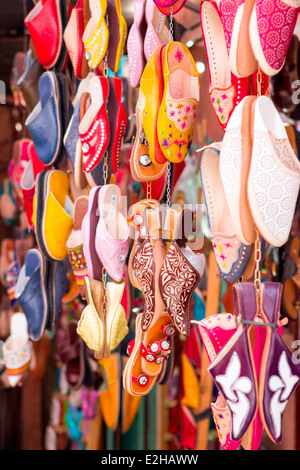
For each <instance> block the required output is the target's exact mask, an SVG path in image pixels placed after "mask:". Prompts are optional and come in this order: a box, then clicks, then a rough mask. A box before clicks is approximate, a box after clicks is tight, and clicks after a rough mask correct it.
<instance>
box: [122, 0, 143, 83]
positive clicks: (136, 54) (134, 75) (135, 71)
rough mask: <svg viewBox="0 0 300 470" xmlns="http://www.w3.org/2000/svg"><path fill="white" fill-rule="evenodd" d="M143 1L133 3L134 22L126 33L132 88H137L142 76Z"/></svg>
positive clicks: (138, 0) (137, 0)
mask: <svg viewBox="0 0 300 470" xmlns="http://www.w3.org/2000/svg"><path fill="white" fill-rule="evenodd" d="M144 10H145V0H135V1H134V22H133V25H132V26H131V28H130V31H129V33H128V40H127V51H128V63H129V80H130V84H131V86H132V87H134V88H135V87H137V86H138V85H139V83H140V78H141V76H142V73H143V70H144V65H145V59H144V46H143V41H144V37H145V33H146V27H147V26H146V23H145V19H144Z"/></svg>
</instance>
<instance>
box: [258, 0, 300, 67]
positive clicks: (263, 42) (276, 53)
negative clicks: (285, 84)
mask: <svg viewBox="0 0 300 470" xmlns="http://www.w3.org/2000/svg"><path fill="white" fill-rule="evenodd" d="M298 13H299V5H297V8H296V7H292V6H290V5H288V4H287V3H285V2H283V1H281V0H274V2H272V3H270V4H268V5H267V6H266V5H265V3H264V2H263V1H262V0H259V1H256V2H255V6H254V8H253V11H252V14H251V19H250V25H249V27H250V40H251V45H252V49H253V52H254V54H255V56H256V58H257V61H258V64H259V66H260V67H261V69H262V70H263V72H264V73H266V74H267V75H270V76H273V75H276V74H277V73H278V72H279V71H280V70H281V69H282V67H283V65H284V62H285V58H286V55H287V52H288V49H289V46H290V42H291V39H292V36H293V32H294V29H295V25H296V21H297V18H298ZM283 25H284V35H282V27H283Z"/></svg>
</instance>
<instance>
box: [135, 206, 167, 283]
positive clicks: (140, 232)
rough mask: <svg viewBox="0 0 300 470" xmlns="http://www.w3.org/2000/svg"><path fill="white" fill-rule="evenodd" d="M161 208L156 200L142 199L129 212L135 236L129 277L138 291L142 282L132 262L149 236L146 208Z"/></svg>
mask: <svg viewBox="0 0 300 470" xmlns="http://www.w3.org/2000/svg"><path fill="white" fill-rule="evenodd" d="M159 206H160V204H159V202H158V201H156V200H155V199H142V200H141V201H139V202H137V203H136V204H134V205H133V206H132V207H131V208H130V212H129V220H130V219H131V220H130V221H129V230H130V231H131V228H132V227H133V228H134V235H133V236H132V238H133V240H134V243H133V246H132V248H131V252H130V256H129V261H128V276H129V279H130V282H131V284H132V286H133V287H135V288H136V289H139V290H142V288H141V284H140V281H139V280H138V278H137V277H136V275H135V273H134V270H133V268H132V260H133V257H134V255H135V253H136V252H137V250H138V248H139V246H140V243H141V240H142V239H144V238H145V237H146V236H147V234H146V230H145V227H146V226H145V219H144V211H145V208H146V207H149V208H150V207H152V208H153V209H157V208H158V207H159Z"/></svg>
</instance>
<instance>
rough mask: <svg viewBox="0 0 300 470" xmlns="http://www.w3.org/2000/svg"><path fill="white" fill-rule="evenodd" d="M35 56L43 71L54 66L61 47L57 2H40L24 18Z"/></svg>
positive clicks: (49, 0) (51, 0)
mask: <svg viewBox="0 0 300 470" xmlns="http://www.w3.org/2000/svg"><path fill="white" fill-rule="evenodd" d="M25 24H26V26H27V28H28V31H29V34H30V36H31V39H32V42H33V44H34V47H35V50H36V55H37V58H38V60H39V62H40V63H41V64H42V66H43V67H44V68H45V69H51V68H52V67H54V66H55V64H56V62H57V60H58V58H59V54H60V51H61V47H62V33H63V31H62V22H61V14H60V1H59V0H46V1H42V0H40V1H39V2H37V4H36V5H35V6H34V8H33V9H32V10H31V12H30V13H29V14H28V15H27V16H26V18H25Z"/></svg>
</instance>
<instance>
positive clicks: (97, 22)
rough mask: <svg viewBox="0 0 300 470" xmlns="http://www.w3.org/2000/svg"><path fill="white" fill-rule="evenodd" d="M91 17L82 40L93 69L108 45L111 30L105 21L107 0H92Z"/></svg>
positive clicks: (102, 56)
mask: <svg viewBox="0 0 300 470" xmlns="http://www.w3.org/2000/svg"><path fill="white" fill-rule="evenodd" d="M90 10H91V18H90V20H89V22H88V24H87V25H86V28H85V30H84V33H83V36H82V41H83V44H84V48H85V57H86V59H87V60H88V65H89V67H90V68H91V69H95V68H97V67H98V65H99V64H100V62H101V61H102V60H103V58H104V56H105V54H106V51H107V46H108V37H109V31H108V27H107V24H106V21H105V15H106V11H107V0H90Z"/></svg>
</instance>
